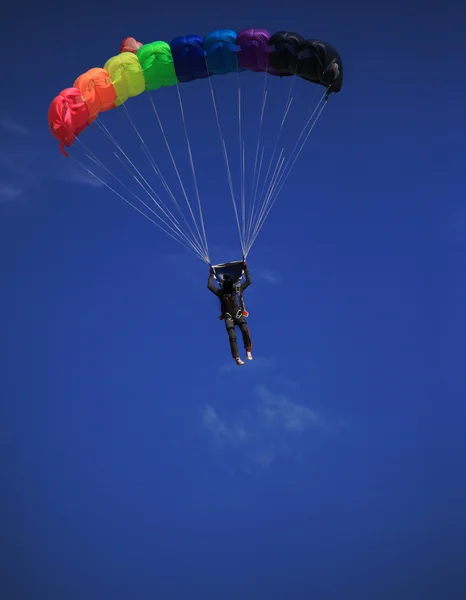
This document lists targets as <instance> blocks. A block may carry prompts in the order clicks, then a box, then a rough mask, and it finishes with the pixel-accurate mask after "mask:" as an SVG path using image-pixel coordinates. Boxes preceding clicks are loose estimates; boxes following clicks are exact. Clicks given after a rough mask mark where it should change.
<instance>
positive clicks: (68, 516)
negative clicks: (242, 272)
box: [0, 0, 466, 600]
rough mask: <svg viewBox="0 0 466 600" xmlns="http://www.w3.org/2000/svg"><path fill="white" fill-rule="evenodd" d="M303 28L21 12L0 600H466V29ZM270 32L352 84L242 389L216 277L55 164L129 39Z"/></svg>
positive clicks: (336, 111)
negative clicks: (93, 90)
mask: <svg viewBox="0 0 466 600" xmlns="http://www.w3.org/2000/svg"><path fill="white" fill-rule="evenodd" d="M293 6H294V8H293V9H292V10H290V8H291V7H288V6H287V5H283V3H282V4H280V5H278V3H277V5H276V7H275V8H274V7H273V6H272V5H271V3H270V2H267V3H266V2H263V1H262V0H259V1H258V2H256V3H254V4H253V5H251V3H246V2H244V3H240V4H234V5H233V4H231V5H222V4H221V3H216V2H203V3H200V4H199V3H195V4H194V3H188V2H186V3H184V4H183V3H182V4H179V3H178V4H177V5H174V6H173V7H172V6H170V5H169V4H168V5H167V4H164V5H162V6H155V5H154V4H144V3H134V4H133V5H128V4H126V5H125V6H121V8H118V5H116V4H115V3H107V2H106V1H105V0H104V1H103V2H100V3H99V4H95V3H92V4H90V3H89V4H86V3H85V2H81V3H80V4H79V5H76V4H73V5H67V4H63V3H52V2H50V3H48V4H47V5H44V4H43V3H41V4H31V5H20V4H18V3H16V4H15V5H14V6H13V5H11V6H9V7H8V9H7V11H6V12H4V13H3V19H4V20H3V22H4V23H6V24H7V27H5V28H4V29H5V31H3V32H2V38H1V40H2V41H1V43H2V48H4V52H3V55H4V56H5V53H6V52H7V51H8V53H9V54H10V56H11V57H12V58H10V59H9V61H8V69H4V78H5V77H7V78H9V82H8V84H7V85H6V87H5V90H4V93H3V94H2V99H1V105H0V106H1V111H0V130H1V136H0V256H1V260H0V274H1V288H2V293H1V295H0V308H1V313H2V315H3V316H4V318H3V320H2V332H1V340H2V343H1V346H0V347H1V352H2V356H1V378H0V386H1V387H0V398H1V400H2V401H1V404H0V410H1V414H0V424H1V425H0V427H1V441H2V453H1V459H0V467H1V471H2V481H3V486H2V489H3V491H2V495H1V506H0V509H1V510H0V513H1V514H2V530H3V536H2V541H1V544H0V551H1V560H2V565H3V575H2V578H1V583H0V595H1V596H2V598H6V599H8V600H10V599H11V600H13V599H15V600H16V599H19V600H23V599H24V600H25V599H28V598H34V599H35V600H41V599H42V598H43V599H47V600H55V599H63V598H66V599H67V600H81V599H83V598H86V600H93V599H94V598H95V599H97V598H98V599H99V600H100V599H102V598H112V600H117V599H120V598H121V599H127V598H134V599H141V600H145V599H146V598H147V599H152V598H154V597H156V596H160V597H162V598H164V599H165V600H179V599H182V598H183V599H186V598H198V597H199V598H201V597H202V598H203V599H204V600H210V599H216V600H217V599H218V598H222V599H223V600H230V599H232V600H233V599H237V598H243V599H244V600H248V599H255V600H256V599H258V598H263V599H264V600H265V599H267V600H284V599H289V598H293V600H301V599H302V600H307V599H309V598H311V597H313V598H318V599H319V600H327V599H332V600H333V599H342V598H345V599H347V600H352V599H358V600H363V599H366V598H367V599H373V598H377V599H378V600H385V599H387V600H388V599H393V598H398V600H404V599H409V600H412V598H426V599H427V598H429V599H435V600H436V599H442V600H444V599H445V598H448V599H449V600H454V599H459V598H464V596H465V594H466V577H465V575H464V556H465V552H466V543H465V540H466V535H465V534H466V512H465V509H464V506H465V505H466V502H465V501H466V489H465V488H466V478H465V477H464V473H465V468H466V443H465V436H464V422H465V416H466V414H465V408H464V399H465V397H466V394H465V392H466V385H465V383H466V382H465V375H464V352H465V350H466V344H465V339H466V338H465V334H466V320H465V316H464V306H465V301H466V279H465V275H464V260H465V258H466V252H465V249H466V204H465V194H464V190H465V184H466V177H465V171H464V140H463V137H464V136H463V132H464V127H465V120H464V115H463V112H462V110H461V105H460V103H461V98H463V97H464V92H465V91H466V90H465V83H464V81H463V79H464V78H463V77H462V73H463V70H464V65H463V63H462V62H461V60H460V58H461V56H464V50H465V42H464V32H463V31H462V26H461V24H462V22H464V9H463V8H458V7H456V8H455V7H454V6H453V4H451V5H448V4H444V5H442V7H440V5H439V6H438V7H437V8H436V7H433V6H428V5H425V6H424V7H423V8H422V9H420V8H419V6H417V5H415V4H414V3H410V2H397V1H395V2H391V3H390V4H378V3H357V2H356V3H341V2H333V3H327V4H326V5H322V4H321V5H312V6H311V5H309V4H308V3H304V2H296V3H295V4H294V5H293ZM458 11H459V12H458ZM26 15H28V17H27V19H26V18H25V16H26ZM5 16H6V21H5ZM253 26H255V27H264V28H267V29H269V30H270V31H277V30H282V29H285V30H291V31H298V32H300V33H301V34H303V35H304V36H305V37H310V38H312V37H317V38H320V39H323V40H325V41H328V42H330V43H331V44H333V45H334V46H335V47H337V48H338V50H339V51H340V53H341V56H342V59H343V63H344V67H345V81H344V85H343V89H342V92H341V93H340V94H338V95H336V96H334V97H332V98H331V100H330V101H329V105H328V107H327V108H326V109H325V111H324V113H323V114H322V117H321V119H320V120H319V122H318V124H317V125H316V128H315V130H314V131H313V134H312V136H311V137H310V139H309V142H308V144H307V145H306V147H305V150H304V151H303V153H302V154H301V156H300V159H299V160H298V162H297V164H296V166H295V168H294V169H293V173H292V176H290V179H289V180H288V181H287V183H286V185H285V187H284V188H283V191H282V194H281V195H280V197H279V198H278V200H277V203H276V205H275V206H274V208H273V211H272V212H271V213H270V216H269V218H268V219H267V221H266V222H265V225H264V228H263V230H262V231H261V234H260V236H259V237H258V239H257V242H256V244H255V245H254V246H253V248H252V251H251V253H250V255H249V257H248V262H249V266H250V271H251V275H252V278H253V285H252V286H251V287H250V288H249V289H248V291H247V292H246V296H245V299H246V304H247V308H248V310H249V311H250V315H251V316H250V319H249V323H250V328H251V335H252V338H253V344H254V346H253V354H254V360H253V362H252V363H249V362H248V364H246V365H245V366H244V367H241V368H237V367H236V366H235V365H234V363H233V361H232V359H231V357H230V355H229V349H228V343H227V337H226V334H225V331H224V325H223V323H221V322H220V321H218V319H217V316H218V305H217V301H216V299H215V298H214V297H213V296H212V295H211V294H210V293H209V292H208V291H207V289H206V282H207V275H208V270H207V268H206V265H203V264H202V262H200V261H199V260H197V259H196V257H195V256H194V255H192V254H190V253H189V252H187V251H186V250H184V249H183V248H182V247H181V246H180V245H178V244H176V243H175V242H173V241H172V240H171V239H170V238H168V237H167V236H165V235H164V234H163V233H162V232H160V231H159V230H158V229H157V228H156V227H154V226H153V225H151V223H149V222H148V221H147V220H145V219H144V218H143V217H141V216H140V215H138V214H137V213H136V212H135V211H134V210H132V209H131V208H130V207H128V206H127V205H126V204H125V203H124V202H122V201H121V200H120V199H118V198H117V197H116V196H114V195H112V194H111V193H110V192H109V191H107V190H106V189H105V188H104V187H102V186H101V185H98V183H97V182H96V181H95V180H93V179H92V178H90V177H89V176H87V175H86V173H84V172H83V171H81V170H80V169H79V167H78V166H77V165H76V163H75V162H73V159H72V158H70V159H68V160H67V159H65V158H64V157H62V156H61V154H60V153H59V151H58V149H57V143H56V141H55V140H54V139H53V138H52V137H51V135H50V133H49V131H48V127H47V109H48V106H49V103H50V101H51V100H52V98H53V97H54V96H55V95H56V94H58V93H59V92H60V91H61V90H62V89H63V88H65V87H68V86H71V85H72V84H73V82H74V80H75V78H76V77H77V76H78V75H79V74H81V73H82V72H84V71H86V70H87V69H88V68H91V67H92V66H99V65H100V66H102V65H103V63H104V62H105V61H106V59H107V58H109V57H110V56H112V55H114V54H116V53H117V52H118V49H119V46H120V43H121V41H122V40H123V38H125V37H127V36H129V35H132V36H135V37H136V38H137V39H139V40H141V41H143V42H149V41H155V40H158V39H161V40H167V41H170V40H171V39H172V38H173V37H176V36H178V35H184V34H188V33H198V34H199V35H204V34H205V33H207V32H208V31H210V30H212V29H216V28H224V27H226V28H232V29H234V30H236V31H239V30H241V29H243V28H246V27H253ZM227 79H228V78H227V77H226V78H225V81H224V82H223V83H222V82H220V78H219V82H216V85H218V86H219V95H220V96H221V97H222V104H221V105H222V110H224V111H225V113H224V114H228V112H229V111H231V112H232V113H234V111H235V110H236V108H235V107H236V105H235V98H234V97H233V96H229V94H228V91H227V88H226V87H225V88H223V87H222V86H224V85H225V86H227V85H228V81H227ZM249 79H250V80H252V78H249ZM251 85H252V88H251V90H252V92H254V90H255V89H256V88H255V87H254V86H256V87H257V85H258V84H257V83H256V82H254V83H252V84H251ZM188 87H189V86H186V88H188ZM232 89H234V86H233V88H232ZM284 89H285V90H286V89H287V88H286V87H285V88H284ZM256 91H257V90H256ZM204 92H205V90H203V89H202V86H197V87H194V85H193V86H192V90H191V91H188V90H186V99H185V102H186V107H187V112H189V115H188V125H189V127H190V135H191V140H192V144H193V152H194V156H195V160H196V165H197V175H198V179H199V186H200V194H201V198H202V205H203V207H204V211H205V218H206V225H207V235H208V240H209V246H210V249H211V258H212V260H213V261H214V262H222V261H225V260H232V259H238V258H241V250H240V248H239V245H238V236H237V232H236V223H235V219H234V213H233V208H232V204H231V199H230V197H229V192H228V186H227V179H226V176H225V173H224V172H222V171H221V169H222V163H221V162H218V161H219V160H220V159H219V146H218V138H216V137H215V134H216V130H215V127H216V124H215V121H214V120H212V119H207V109H205V111H204V108H203V100H202V95H201V94H202V93H204ZM282 92H283V91H280V90H277V95H276V104H275V108H276V109H277V110H278V108H277V107H279V106H280V107H281V106H282V104H280V103H279V101H278V98H279V96H280V94H282ZM183 93H185V92H183ZM198 93H199V95H197V94H198ZM285 94H286V92H285ZM282 95H283V94H282ZM155 97H156V95H155V94H154V98H155ZM160 97H161V100H160V102H161V104H162V107H161V110H162V109H163V110H164V119H165V121H164V122H165V123H166V124H167V127H170V126H171V125H172V124H173V127H175V125H174V123H175V122H176V119H179V109H178V106H176V105H172V104H170V96H169V95H168V94H166V95H165V96H164V98H165V99H164V100H163V99H162V95H161V96H160ZM133 101H134V102H133ZM137 102H138V99H132V100H130V101H129V102H128V108H129V110H132V108H131V107H132V105H133V104H134V106H135V107H136V106H139V105H138V104H137ZM164 103H165V104H164ZM254 110H256V111H257V103H254V101H252V100H251V101H250V102H249V103H248V104H247V106H246V112H247V114H248V115H249V114H256V113H254V112H253V111H254ZM248 111H251V112H248ZM116 112H117V111H115V114H110V113H107V114H106V115H105V116H106V117H108V122H109V123H110V122H112V132H119V134H120V135H121V136H122V139H123V141H124V143H125V144H128V145H130V146H131V144H132V143H133V142H132V141H131V139H130V136H129V133H128V132H127V130H126V129H125V128H124V126H123V125H121V129H119V127H120V125H119V124H118V119H119V118H120V117H121V114H119V115H117V114H116ZM120 113H121V111H120ZM134 114H135V115H136V116H137V117H138V118H140V119H141V120H142V125H141V130H143V131H144V135H145V136H147V140H149V141H150V142H151V143H154V144H157V143H158V142H160V138H159V137H157V135H154V133H153V132H156V131H157V125H156V121H155V119H154V117H153V115H152V120H151V121H149V119H147V120H146V118H145V115H144V114H143V113H139V112H138V109H135V113H134ZM209 114H210V113H209ZM298 118H299V117H298V116H294V113H293V116H292V117H290V119H291V124H292V125H297V123H298ZM293 119H294V120H293ZM112 120H113V121H112ZM224 123H225V127H226V129H227V132H228V135H230V133H229V129H230V128H231V127H232V121H230V120H229V119H228V118H226V119H225V121H224ZM231 135H232V136H233V132H232V133H231ZM83 139H84V138H83ZM88 139H89V140H90V139H91V136H88ZM182 143H183V144H184V143H185V141H184V138H183V137H180V142H179V144H182ZM174 144H175V142H174ZM177 149H178V148H177ZM143 159H144V157H141V158H140V161H141V163H142V162H143ZM183 164H184V166H183V169H184V171H183V176H184V177H186V180H188V181H189V177H190V170H189V165H188V163H187V162H185V163H183Z"/></svg>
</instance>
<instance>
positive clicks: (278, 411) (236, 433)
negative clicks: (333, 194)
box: [202, 385, 337, 467]
mask: <svg viewBox="0 0 466 600" xmlns="http://www.w3.org/2000/svg"><path fill="white" fill-rule="evenodd" d="M254 394H255V398H256V403H255V405H254V406H252V407H251V408H248V409H241V410H239V411H238V412H237V413H236V414H223V415H220V414H219V412H218V411H217V410H216V409H215V408H214V407H213V406H211V405H206V406H205V407H204V408H203V410H202V424H203V426H204V428H205V429H206V430H207V431H208V432H209V434H210V435H211V436H212V439H213V440H214V441H215V443H216V444H218V445H219V446H222V447H224V448H225V447H227V448H228V447H229V448H234V449H235V450H239V451H241V452H242V453H243V454H244V457H245V458H247V461H248V462H249V463H251V462H252V463H253V464H256V465H258V466H261V467H269V466H270V465H271V464H272V463H273V462H274V461H275V460H276V459H277V458H278V457H280V456H284V455H295V456H298V455H299V453H300V447H301V445H302V443H304V442H303V438H302V436H303V434H306V433H308V434H309V435H310V434H311V433H312V432H317V431H322V432H330V431H334V432H335V431H337V429H336V428H335V427H330V426H328V425H327V421H326V419H325V418H324V416H323V415H321V414H320V413H318V412H317V411H315V410H313V409H311V408H310V407H309V406H307V405H305V404H301V403H299V402H295V401H293V400H291V399H290V398H289V397H288V396H285V395H282V394H277V393H275V392H273V391H272V390H270V389H269V388H268V387H267V386H264V385H260V386H257V387H256V388H255V390H254Z"/></svg>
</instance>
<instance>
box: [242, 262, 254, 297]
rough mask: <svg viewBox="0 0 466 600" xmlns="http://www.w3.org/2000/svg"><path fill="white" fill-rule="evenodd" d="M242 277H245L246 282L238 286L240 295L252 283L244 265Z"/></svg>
mask: <svg viewBox="0 0 466 600" xmlns="http://www.w3.org/2000/svg"><path fill="white" fill-rule="evenodd" d="M244 275H245V277H246V280H245V281H244V282H243V283H242V284H241V285H240V290H241V293H243V292H244V290H245V289H246V288H248V287H249V286H250V285H251V283H252V279H251V275H250V274H249V270H248V268H247V266H246V265H244Z"/></svg>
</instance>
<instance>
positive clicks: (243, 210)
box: [236, 53, 246, 254]
mask: <svg viewBox="0 0 466 600" xmlns="http://www.w3.org/2000/svg"><path fill="white" fill-rule="evenodd" d="M236 83H237V86H238V133H239V136H238V137H239V164H240V167H239V168H240V196H241V224H242V236H241V238H240V239H241V247H242V248H243V247H244V245H245V241H246V198H245V193H244V188H245V181H244V166H245V160H244V141H243V119H242V110H241V108H242V97H241V83H240V79H239V59H238V53H236ZM243 254H244V250H243Z"/></svg>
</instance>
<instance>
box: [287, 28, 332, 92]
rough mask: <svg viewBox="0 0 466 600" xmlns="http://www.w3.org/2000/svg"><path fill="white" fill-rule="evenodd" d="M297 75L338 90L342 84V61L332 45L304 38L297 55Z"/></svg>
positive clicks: (330, 89)
mask: <svg viewBox="0 0 466 600" xmlns="http://www.w3.org/2000/svg"><path fill="white" fill-rule="evenodd" d="M297 75H299V77H302V78H303V79H306V80H307V81H310V82H313V83H319V84H321V85H324V86H325V87H327V88H329V91H330V92H339V91H340V90H341V86H342V84H343V63H342V61H341V58H340V55H339V54H338V52H337V51H336V50H335V48H334V47H333V46H331V45H330V44H327V43H326V42H322V41H321V40H306V41H305V42H304V43H303V45H302V49H301V52H300V53H299V57H298V66H297Z"/></svg>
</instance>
